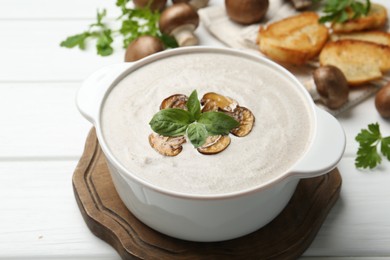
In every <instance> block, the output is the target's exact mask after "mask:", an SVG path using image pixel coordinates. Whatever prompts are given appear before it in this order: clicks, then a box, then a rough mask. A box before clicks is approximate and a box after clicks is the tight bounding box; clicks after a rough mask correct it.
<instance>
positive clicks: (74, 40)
mask: <svg viewBox="0 0 390 260" xmlns="http://www.w3.org/2000/svg"><path fill="white" fill-rule="evenodd" d="M129 2H130V0H117V2H116V6H117V7H119V8H120V9H121V12H122V13H121V15H120V16H119V17H118V18H117V19H116V20H115V21H116V22H117V23H120V28H119V29H117V30H113V29H112V28H110V27H109V26H108V24H107V23H104V22H103V19H104V18H105V17H106V15H107V11H106V10H105V9H104V10H103V11H102V12H99V11H98V12H97V17H96V20H97V21H96V22H95V23H93V24H91V25H90V26H89V29H88V30H87V31H85V32H82V33H79V34H75V35H72V36H69V37H67V38H66V39H65V40H64V41H62V42H61V43H60V46H61V47H65V48H74V47H76V46H78V47H79V48H80V49H81V50H84V49H85V47H86V42H87V41H88V40H90V39H95V40H96V50H97V54H98V55H100V56H109V55H111V54H112V53H113V52H114V49H113V47H112V43H113V41H114V36H117V35H120V36H122V38H123V48H127V46H128V45H129V44H130V43H131V42H132V41H133V40H135V39H137V38H138V37H140V36H143V35H150V36H155V37H157V38H159V39H161V41H162V42H163V44H164V46H165V48H176V47H178V44H177V42H176V40H175V39H174V38H173V37H171V36H168V35H166V34H163V33H161V31H160V29H159V28H158V20H159V19H160V13H159V12H158V11H152V10H151V9H150V8H148V6H147V7H145V8H128V7H127V4H128V3H129Z"/></svg>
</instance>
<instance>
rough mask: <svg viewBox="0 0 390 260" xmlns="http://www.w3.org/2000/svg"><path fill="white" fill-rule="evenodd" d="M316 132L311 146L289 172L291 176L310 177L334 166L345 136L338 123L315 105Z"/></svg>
mask: <svg viewBox="0 0 390 260" xmlns="http://www.w3.org/2000/svg"><path fill="white" fill-rule="evenodd" d="M315 109H316V114H317V132H316V137H315V138H314V141H313V144H312V147H311V148H310V150H309V151H308V153H307V154H306V156H305V157H304V158H303V159H302V160H301V161H300V162H298V164H297V165H296V166H295V167H294V169H293V171H292V172H291V173H290V176H291V177H298V178H311V177H316V176H319V175H322V174H325V173H328V172H329V171H331V170H332V169H334V168H335V167H336V165H337V164H338V162H339V161H340V160H341V157H342V156H343V154H344V151H345V145H346V138H345V133H344V130H343V128H342V127H341V125H340V123H339V122H338V121H337V119H336V118H334V117H333V116H332V115H330V114H329V113H328V112H325V111H324V110H322V109H320V108H318V107H316V108H315Z"/></svg>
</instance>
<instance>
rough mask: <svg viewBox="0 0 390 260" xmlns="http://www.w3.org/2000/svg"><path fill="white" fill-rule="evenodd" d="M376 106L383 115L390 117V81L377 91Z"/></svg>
mask: <svg viewBox="0 0 390 260" xmlns="http://www.w3.org/2000/svg"><path fill="white" fill-rule="evenodd" d="M375 107H376V110H377V111H378V113H379V114H380V115H381V116H382V117H384V118H390V82H388V83H387V84H386V85H385V86H383V87H382V88H381V89H380V90H379V91H378V93H376V96H375Z"/></svg>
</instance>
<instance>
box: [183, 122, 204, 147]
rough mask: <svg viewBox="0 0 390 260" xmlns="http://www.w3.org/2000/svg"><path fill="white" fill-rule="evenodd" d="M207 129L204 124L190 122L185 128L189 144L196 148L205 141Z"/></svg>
mask: <svg viewBox="0 0 390 260" xmlns="http://www.w3.org/2000/svg"><path fill="white" fill-rule="evenodd" d="M207 135H208V133H207V130H206V127H205V125H203V124H199V123H196V122H195V123H192V124H190V125H189V126H188V128H187V136H188V139H189V140H190V142H191V144H192V145H193V146H194V147H195V148H198V147H199V146H202V145H203V144H204V143H205V142H206V138H207Z"/></svg>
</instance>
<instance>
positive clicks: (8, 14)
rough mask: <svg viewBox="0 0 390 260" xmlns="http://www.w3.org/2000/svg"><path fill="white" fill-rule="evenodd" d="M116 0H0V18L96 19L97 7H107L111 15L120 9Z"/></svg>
mask: <svg viewBox="0 0 390 260" xmlns="http://www.w3.org/2000/svg"><path fill="white" fill-rule="evenodd" d="M115 2H116V1H114V0H110V1H107V0H82V1H78V0H68V1H61V0H34V1H32V0H18V1H13V0H0V7H1V8H0V20H5V19H22V20H27V19H30V20H31V19H83V18H90V19H94V18H95V14H96V9H97V8H99V9H103V8H106V9H107V12H108V15H109V17H116V16H117V15H118V14H119V12H120V10H119V9H118V8H117V7H116V6H115Z"/></svg>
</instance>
